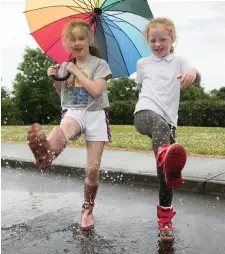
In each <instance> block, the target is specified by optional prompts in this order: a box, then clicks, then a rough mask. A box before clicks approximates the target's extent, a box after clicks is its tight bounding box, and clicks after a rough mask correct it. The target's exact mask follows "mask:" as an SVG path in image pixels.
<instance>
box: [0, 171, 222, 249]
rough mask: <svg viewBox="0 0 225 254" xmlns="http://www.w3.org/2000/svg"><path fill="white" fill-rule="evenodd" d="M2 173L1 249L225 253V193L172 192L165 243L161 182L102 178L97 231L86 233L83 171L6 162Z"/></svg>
mask: <svg viewBox="0 0 225 254" xmlns="http://www.w3.org/2000/svg"><path fill="white" fill-rule="evenodd" d="M1 174H2V196H1V197H2V218H1V219H2V225H1V233H2V253H7V254H15V253H17V254H20V253H21V254H22V253H23V254H39V253H42V254H45V253H46V254H47V253H48V254H52V253H71V254H72V253H73V254H86V253H87V254H94V253H96V254H97V253H99V254H106V253H107V254H108V253H110V254H114V253H116V254H117V253H119V254H120V253H121V254H122V253H125V254H135V253H141V254H155V253H160V254H162V253H166V254H174V253H176V254H182V253H185V254H189V253H190V254H219V253H225V244H224V236H225V198H222V197H214V196H205V195H204V196H203V195H196V194H187V193H181V192H179V193H175V196H174V207H175V209H176V211H177V215H176V216H175V218H174V220H173V223H174V230H175V234H176V240H175V242H174V244H165V243H161V242H159V241H158V237H157V236H158V229H157V221H156V204H157V202H158V198H157V195H158V194H157V190H156V189H152V188H146V187H144V188H143V187H137V186H135V187H134V186H130V185H118V184H115V183H102V184H101V185H100V188H99V192H98V196H97V200H96V207H95V210H94V215H95V231H93V232H91V233H89V234H82V233H81V232H80V230H79V222H80V213H81V205H82V200H83V179H82V180H81V179H71V178H70V177H63V176H60V175H53V174H49V173H44V174H41V173H40V172H38V171H24V170H22V169H18V170H16V169H9V168H2V172H1ZM112 180H113V179H112Z"/></svg>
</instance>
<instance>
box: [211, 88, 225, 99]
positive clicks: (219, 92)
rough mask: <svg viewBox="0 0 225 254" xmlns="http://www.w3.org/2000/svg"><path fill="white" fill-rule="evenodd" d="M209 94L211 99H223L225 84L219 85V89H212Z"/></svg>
mask: <svg viewBox="0 0 225 254" xmlns="http://www.w3.org/2000/svg"><path fill="white" fill-rule="evenodd" d="M210 96H211V97H212V98H213V99H217V100H225V86H223V87H221V88H220V89H219V90H217V89H213V90H212V91H211V92H210Z"/></svg>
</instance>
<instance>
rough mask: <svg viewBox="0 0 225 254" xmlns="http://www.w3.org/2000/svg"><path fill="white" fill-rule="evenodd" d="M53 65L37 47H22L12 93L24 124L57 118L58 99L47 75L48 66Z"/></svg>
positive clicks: (58, 113)
mask: <svg viewBox="0 0 225 254" xmlns="http://www.w3.org/2000/svg"><path fill="white" fill-rule="evenodd" d="M53 64H55V63H54V62H53V61H52V60H51V59H50V58H49V57H47V56H46V55H45V54H44V53H42V51H41V50H40V49H39V48H37V49H31V48H26V49H25V54H24V60H23V62H22V63H20V65H19V67H18V70H19V72H18V74H17V75H16V77H15V81H14V92H13V94H14V95H15V100H16V102H17V104H18V106H19V108H20V110H21V113H22V120H23V122H24V123H25V124H30V123H33V122H41V123H42V124H43V123H49V122H52V121H53V120H55V119H58V118H59V117H60V99H59V97H58V95H57V93H56V91H55V88H54V87H53V85H52V84H53V81H52V80H51V79H49V78H48V76H47V68H48V67H49V66H50V65H53Z"/></svg>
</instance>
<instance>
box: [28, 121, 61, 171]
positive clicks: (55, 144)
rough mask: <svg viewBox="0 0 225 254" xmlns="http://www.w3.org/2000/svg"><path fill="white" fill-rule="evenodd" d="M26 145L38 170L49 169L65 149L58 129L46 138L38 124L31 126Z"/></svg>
mask: <svg viewBox="0 0 225 254" xmlns="http://www.w3.org/2000/svg"><path fill="white" fill-rule="evenodd" d="M27 141H28V145H29V147H30V149H31V151H32V153H33V154H34V157H35V160H36V165H37V166H38V167H39V168H42V169H46V168H50V167H51V165H52V161H53V160H54V159H55V158H56V157H57V156H59V154H60V153H61V152H62V151H63V149H64V148H65V147H66V139H65V136H64V133H63V131H62V130H61V129H60V127H55V128H54V129H53V130H52V132H51V133H50V135H49V136H48V138H46V135H45V133H44V131H43V129H42V127H41V125H40V124H37V123H35V124H32V125H31V126H30V128H29V130H28V134H27Z"/></svg>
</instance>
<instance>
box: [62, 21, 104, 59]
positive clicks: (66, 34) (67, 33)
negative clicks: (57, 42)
mask: <svg viewBox="0 0 225 254" xmlns="http://www.w3.org/2000/svg"><path fill="white" fill-rule="evenodd" d="M75 27H82V28H83V29H84V30H85V32H86V35H87V38H88V41H89V45H90V46H89V52H90V54H91V55H92V56H97V57H100V53H99V50H98V49H97V48H96V47H95V46H94V40H93V37H92V31H91V27H90V26H89V25H88V24H87V23H86V22H84V21H82V20H71V21H70V22H69V23H67V25H66V26H65V28H64V30H63V32H62V37H63V45H64V47H65V48H67V49H68V48H69V43H70V41H71V40H72V39H73V34H72V31H73V29H74V28H75Z"/></svg>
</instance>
